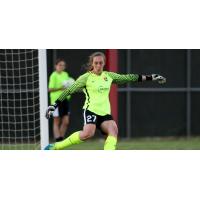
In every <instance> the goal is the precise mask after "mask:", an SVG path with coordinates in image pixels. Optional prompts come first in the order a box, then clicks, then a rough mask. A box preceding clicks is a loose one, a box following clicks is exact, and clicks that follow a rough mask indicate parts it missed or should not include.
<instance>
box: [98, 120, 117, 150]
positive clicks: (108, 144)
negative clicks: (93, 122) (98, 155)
mask: <svg viewBox="0 0 200 200" xmlns="http://www.w3.org/2000/svg"><path fill="white" fill-rule="evenodd" d="M100 128H101V130H102V131H103V132H104V133H106V134H107V135H108V136H107V138H106V141H105V144H104V150H115V149H116V146H117V137H118V127H117V124H116V122H115V121H114V120H108V121H104V122H102V123H101V126H100Z"/></svg>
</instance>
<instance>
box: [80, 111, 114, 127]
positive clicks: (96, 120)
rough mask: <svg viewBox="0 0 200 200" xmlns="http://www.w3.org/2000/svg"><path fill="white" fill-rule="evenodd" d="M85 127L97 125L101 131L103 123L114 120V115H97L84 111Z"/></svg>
mask: <svg viewBox="0 0 200 200" xmlns="http://www.w3.org/2000/svg"><path fill="white" fill-rule="evenodd" d="M83 117H84V125H85V124H96V127H97V128H98V129H100V130H101V128H100V126H101V124H102V123H103V122H105V121H109V120H113V117H112V115H104V116H100V115H97V114H95V113H93V112H91V111H89V110H83Z"/></svg>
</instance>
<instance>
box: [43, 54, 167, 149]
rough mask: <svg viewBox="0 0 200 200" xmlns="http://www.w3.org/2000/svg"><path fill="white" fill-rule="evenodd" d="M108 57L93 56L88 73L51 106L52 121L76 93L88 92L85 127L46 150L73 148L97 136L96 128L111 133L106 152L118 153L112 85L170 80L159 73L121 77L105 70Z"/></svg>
mask: <svg viewBox="0 0 200 200" xmlns="http://www.w3.org/2000/svg"><path fill="white" fill-rule="evenodd" d="M105 62H106V57H105V55H104V54H103V53H101V52H95V53H93V54H92V55H91V56H90V57H89V62H88V72H87V73H85V74H83V75H82V76H80V77H79V78H78V79H77V80H76V81H75V83H74V84H73V85H72V86H71V87H69V88H68V89H66V90H65V91H64V92H63V93H62V94H61V95H60V97H59V98H58V99H57V100H56V102H55V104H54V105H52V106H49V107H48V109H47V112H46V117H47V118H49V117H50V116H51V115H52V113H53V112H54V111H55V109H56V108H57V107H59V106H60V104H61V103H62V102H63V100H64V99H65V98H66V97H67V96H68V95H71V94H73V93H75V92H80V91H83V92H84V93H85V97H86V100H85V104H84V106H83V117H84V127H83V130H81V131H77V132H75V133H73V134H72V135H70V136H69V137H68V138H66V139H65V140H63V141H61V142H56V143H54V144H49V145H48V146H47V147H46V148H45V150H60V149H65V148H67V147H69V146H71V145H74V144H79V143H81V142H83V141H85V140H87V139H88V138H91V137H92V136H94V134H95V130H96V128H98V129H100V130H101V131H103V132H104V133H105V134H107V138H106V141H105V144H104V150H115V149H116V145H117V136H118V127H117V125H116V123H115V121H114V120H113V117H112V115H111V109H110V101H109V93H110V88H111V84H124V83H128V82H142V81H157V82H158V83H160V84H162V83H165V82H166V79H165V78H164V77H162V76H160V75H158V74H152V75H139V74H126V75H121V74H117V73H114V72H108V71H103V68H104V65H105Z"/></svg>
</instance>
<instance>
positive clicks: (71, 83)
mask: <svg viewBox="0 0 200 200" xmlns="http://www.w3.org/2000/svg"><path fill="white" fill-rule="evenodd" d="M74 82H75V81H74V79H73V78H69V79H68V80H65V81H63V82H62V85H63V87H64V88H68V87H70V86H72V85H73V84H74Z"/></svg>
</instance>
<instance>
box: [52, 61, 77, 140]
mask: <svg viewBox="0 0 200 200" xmlns="http://www.w3.org/2000/svg"><path fill="white" fill-rule="evenodd" d="M65 69H66V62H65V61H64V60H63V59H58V60H57V61H56V63H55V71H54V72H53V73H52V74H51V76H50V78H49V92H50V101H51V104H55V102H56V100H57V99H58V98H59V96H60V95H61V94H62V93H63V91H64V90H65V89H67V88H69V87H70V86H71V85H72V84H73V83H74V79H72V78H71V77H70V76H69V74H68V73H67V72H66V71H64V70H65ZM69 100H70V95H68V96H66V98H65V99H63V101H62V103H61V104H60V106H59V107H57V108H56V109H55V112H54V113H53V117H54V120H53V132H54V138H55V140H56V141H57V142H59V141H62V140H63V139H64V136H65V133H66V131H67V128H68V124H69V115H70V110H69Z"/></svg>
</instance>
